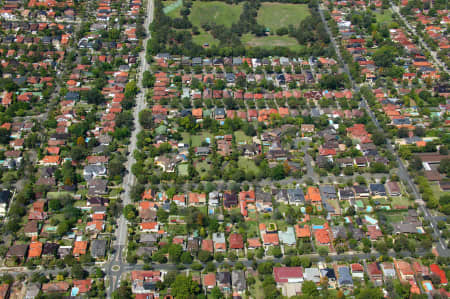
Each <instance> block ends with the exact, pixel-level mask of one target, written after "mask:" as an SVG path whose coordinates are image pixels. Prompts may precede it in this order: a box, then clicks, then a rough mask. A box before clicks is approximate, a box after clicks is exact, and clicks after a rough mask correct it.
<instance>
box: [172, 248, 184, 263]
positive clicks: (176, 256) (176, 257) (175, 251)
mask: <svg viewBox="0 0 450 299" xmlns="http://www.w3.org/2000/svg"><path fill="white" fill-rule="evenodd" d="M182 254H183V248H182V247H181V245H179V244H171V245H170V246H169V260H170V261H171V262H173V263H179V262H180V258H181V255H182Z"/></svg>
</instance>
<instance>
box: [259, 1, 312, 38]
mask: <svg viewBox="0 0 450 299" xmlns="http://www.w3.org/2000/svg"><path fill="white" fill-rule="evenodd" d="M309 15H310V13H309V8H308V6H307V5H306V4H284V3H268V2H265V3H262V5H261V7H260V9H259V12H258V17H257V21H258V23H259V24H261V25H264V26H266V27H267V28H270V30H271V31H274V30H277V29H278V28H281V27H287V26H288V25H290V24H292V25H294V26H298V24H300V22H301V21H302V20H303V19H305V18H306V17H307V16H309Z"/></svg>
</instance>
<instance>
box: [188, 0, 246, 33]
mask: <svg viewBox="0 0 450 299" xmlns="http://www.w3.org/2000/svg"><path fill="white" fill-rule="evenodd" d="M242 5H243V4H242V3H240V4H239V5H229V4H226V3H224V2H219V1H211V2H200V1H195V2H193V5H192V8H191V14H190V15H189V19H190V20H191V22H192V24H193V25H196V26H198V27H201V25H202V24H205V23H209V22H214V23H216V24H218V25H225V26H231V24H233V23H236V22H237V21H238V20H239V16H240V15H241V12H242Z"/></svg>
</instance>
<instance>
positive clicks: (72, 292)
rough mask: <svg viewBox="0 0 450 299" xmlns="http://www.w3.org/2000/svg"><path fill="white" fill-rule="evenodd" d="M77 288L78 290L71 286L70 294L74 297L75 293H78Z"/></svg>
mask: <svg viewBox="0 0 450 299" xmlns="http://www.w3.org/2000/svg"><path fill="white" fill-rule="evenodd" d="M79 290H80V289H79V288H77V287H73V288H72V291H71V292H70V296H72V297H75V296H76V295H78V291H79Z"/></svg>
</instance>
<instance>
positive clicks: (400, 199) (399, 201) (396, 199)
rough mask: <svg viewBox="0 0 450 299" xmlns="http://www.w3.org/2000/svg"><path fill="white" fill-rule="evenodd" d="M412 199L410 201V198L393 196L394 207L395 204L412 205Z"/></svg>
mask: <svg viewBox="0 0 450 299" xmlns="http://www.w3.org/2000/svg"><path fill="white" fill-rule="evenodd" d="M411 203H412V202H411V201H409V199H407V198H404V197H401V196H399V197H393V198H392V203H391V204H392V207H395V206H410V205H411Z"/></svg>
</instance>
